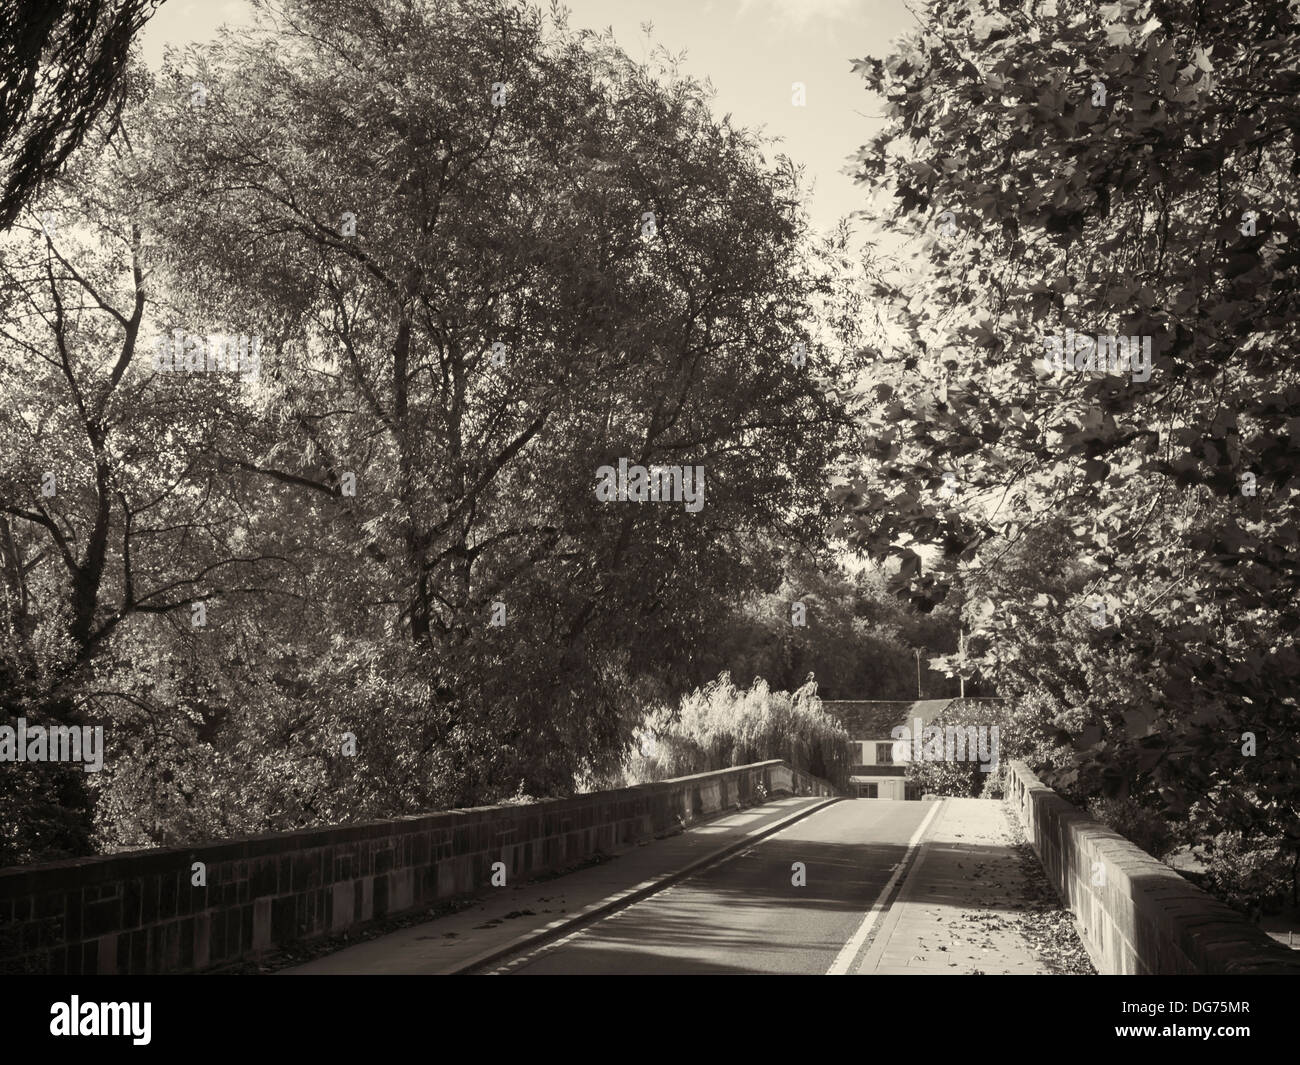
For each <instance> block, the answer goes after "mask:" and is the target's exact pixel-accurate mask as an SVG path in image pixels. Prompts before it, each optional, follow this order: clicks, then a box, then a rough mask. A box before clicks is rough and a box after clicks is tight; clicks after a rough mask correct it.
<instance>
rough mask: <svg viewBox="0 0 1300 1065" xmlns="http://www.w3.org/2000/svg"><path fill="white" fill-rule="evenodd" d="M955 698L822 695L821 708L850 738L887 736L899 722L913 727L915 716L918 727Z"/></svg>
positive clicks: (932, 718)
mask: <svg viewBox="0 0 1300 1065" xmlns="http://www.w3.org/2000/svg"><path fill="white" fill-rule="evenodd" d="M956 701H957V700H956V699H952V698H949V699H917V700H914V701H908V700H906V699H823V700H821V704H822V709H823V710H825V711H826V712H827V713H828V714H830V715H831V716H832V717H835V718H837V719H838V720H839V721H840V723H841V724H842V725H843V726H844V727H845V728H846V729H848V733H849V738H850V739H854V740H888V739H890V738H891V737H890V735H889V733H890V731H891V730H892V729H895V728H897V727H898V726H900V725H906V726H907V727H908V728H909V729H910V728H914V727H915V725H914V723H915V721H916V719H917V718H920V719H921V727H922V728H924V727H925V726H926V725H928V724H930V722H931V721H933V720H934V719H935V718H936V717H938V716H939V712H940V711H941V710H943V708H944V707H945V706H947V705H948V704H949V703H953V702H956Z"/></svg>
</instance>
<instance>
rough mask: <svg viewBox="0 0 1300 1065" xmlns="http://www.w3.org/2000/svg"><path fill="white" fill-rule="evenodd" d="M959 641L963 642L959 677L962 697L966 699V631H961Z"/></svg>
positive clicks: (963, 629)
mask: <svg viewBox="0 0 1300 1065" xmlns="http://www.w3.org/2000/svg"><path fill="white" fill-rule="evenodd" d="M958 639H959V640H960V641H961V647H960V650H961V656H960V657H961V669H959V670H958V671H957V677H958V679H959V680H960V681H961V697H962V698H963V699H965V698H966V630H965V628H962V629H960V630H959V635H958Z"/></svg>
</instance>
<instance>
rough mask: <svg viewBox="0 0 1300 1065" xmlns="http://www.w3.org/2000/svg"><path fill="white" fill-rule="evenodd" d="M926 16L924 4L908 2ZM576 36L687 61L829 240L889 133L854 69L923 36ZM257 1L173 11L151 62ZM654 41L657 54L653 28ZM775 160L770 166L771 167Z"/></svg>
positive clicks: (895, 7)
mask: <svg viewBox="0 0 1300 1065" xmlns="http://www.w3.org/2000/svg"><path fill="white" fill-rule="evenodd" d="M908 2H909V3H911V5H912V7H913V8H915V9H917V10H920V7H921V4H920V0H908ZM565 6H566V7H568V8H569V11H570V17H569V24H570V25H571V26H572V27H574V28H584V27H586V28H590V29H593V30H601V29H604V28H605V27H607V26H609V27H612V28H613V30H614V36H615V37H616V39H617V40H618V42H619V44H620V45H621V46H622V47H623V50H624V51H626V52H627V53H628V54H629V55H630V56H631V57H632V58H633V59H643V58H646V57H648V55H649V53H650V50H651V48H652V47H653V44H654V43H658V44H661V45H663V46H664V47H665V48H667V49H668V50H669V51H670V52H672V53H673V54H678V53H681V52H683V51H684V52H685V53H686V54H685V58H684V59H683V61H682V69H683V71H684V72H685V73H687V74H691V75H694V76H696V77H698V78H701V79H702V78H705V77H708V78H710V79H711V80H712V82H713V86H714V88H715V89H716V90H717V98H716V102H715V107H716V109H717V112H718V113H719V114H725V113H728V112H729V113H730V114H731V115H732V118H733V121H735V122H736V123H737V124H739V125H743V126H749V127H752V128H762V129H764V130H765V131H766V133H767V134H768V135H769V136H772V137H777V138H780V139H781V141H782V143H781V145H780V147H779V148H778V149H777V150H780V151H784V152H785V153H786V154H787V155H789V156H790V158H791V159H793V160H794V161H795V162H796V163H797V164H801V165H803V166H804V167H805V168H806V177H807V179H808V182H809V184H810V185H811V187H812V192H811V195H810V198H809V201H808V210H809V215H810V217H811V219H812V222H813V224H814V225H816V226H818V227H819V228H823V229H828V228H830V227H832V226H834V225H835V223H836V222H837V221H838V220H839V219H840V218H841V217H843V216H844V215H846V214H848V213H850V212H852V211H855V210H859V209H861V208H862V207H864V206H865V193H864V190H862V189H861V188H858V187H855V185H854V183H853V180H852V178H850V177H848V176H847V175H845V174H843V173H841V171H842V170H843V168H844V167H845V165H846V164H847V161H848V157H849V156H851V155H852V154H853V153H854V152H855V151H856V150H857V149H858V147H860V146H861V145H862V144H865V143H866V142H867V141H868V140H869V139H870V138H871V136H872V135H873V134H874V133H875V132H876V131H877V130H878V129H879V128H880V126H881V120H880V118H879V117H878V105H879V101H878V100H877V99H875V98H874V97H872V96H870V95H869V94H868V93H867V91H866V89H865V87H864V83H863V81H862V78H861V76H860V75H857V74H853V73H851V71H850V68H851V65H852V61H853V60H854V59H859V58H862V57H864V56H869V55H871V56H878V57H882V58H883V57H884V56H885V55H887V54H888V53H889V50H890V49H889V45H890V42H891V41H892V40H894V38H896V37H898V36H899V35H900V34H903V33H906V32H908V31H910V30H911V29H913V28H915V27H916V25H917V23H916V19H915V18H914V17H913V15H912V14H911V13H910V12H909V11H908V9H907V8H906V7H905V6H904V0H648V2H645V0H643V2H637V0H565ZM250 12H251V8H250V5H249V4H248V2H247V0H166V2H165V3H164V4H163V6H162V7H161V8H160V9H159V10H158V13H157V14H156V15H154V17H153V19H151V20H150V22H149V24H148V25H147V26H146V27H145V30H144V33H143V36H142V39H141V40H142V46H143V50H144V55H145V59H146V61H147V62H148V63H149V64H150V65H151V66H154V65H156V64H158V63H159V62H161V60H162V55H163V49H164V48H165V47H166V46H167V45H169V44H172V45H183V44H186V43H189V42H190V41H207V40H211V39H212V38H213V37H214V36H215V35H216V31H217V27H218V26H220V25H221V24H222V23H224V22H230V23H233V24H236V25H238V24H242V23H246V22H248V21H251V16H250ZM645 22H650V23H651V24H652V25H653V27H654V29H653V34H652V37H651V40H650V42H649V43H648V42H647V39H646V37H645V35H644V34H643V33H642V30H641V25H642V24H643V23H645ZM794 82H802V83H803V85H804V87H805V99H806V105H805V106H802V107H800V106H796V105H794V104H793V103H792V88H791V87H792V84H793V83H794ZM769 158H770V156H769Z"/></svg>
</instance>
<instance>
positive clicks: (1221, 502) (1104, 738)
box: [837, 0, 1300, 847]
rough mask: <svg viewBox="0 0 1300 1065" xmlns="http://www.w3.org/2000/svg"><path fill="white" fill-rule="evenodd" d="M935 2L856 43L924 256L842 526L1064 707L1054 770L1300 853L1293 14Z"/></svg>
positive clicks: (879, 215) (911, 230) (1270, 3)
mask: <svg viewBox="0 0 1300 1065" xmlns="http://www.w3.org/2000/svg"><path fill="white" fill-rule="evenodd" d="M927 15H928V18H926V19H924V20H923V21H922V24H921V27H920V28H919V29H918V30H917V31H916V32H915V33H913V34H912V35H911V36H910V37H908V38H907V39H905V40H904V41H902V42H901V44H900V46H899V48H898V50H897V51H896V53H895V54H894V55H892V56H890V57H889V58H887V59H885V60H883V61H882V60H876V59H869V60H863V61H861V62H860V64H859V69H861V71H862V73H863V74H864V77H865V78H866V81H867V84H868V86H869V87H870V88H871V89H872V90H873V91H875V92H877V93H879V94H881V95H882V96H883V97H884V99H885V102H886V104H885V105H886V107H887V111H888V114H889V116H890V119H889V123H888V125H887V127H886V129H885V130H884V131H883V132H882V133H881V134H880V136H879V137H877V138H876V139H875V140H874V141H873V142H872V143H871V144H869V145H867V146H866V147H864V148H863V149H862V151H861V153H860V155H859V158H858V165H859V168H860V171H859V172H860V176H861V177H862V179H863V180H864V181H868V182H872V183H874V184H875V185H876V188H877V190H878V192H879V194H880V195H879V199H878V200H877V201H876V202H875V203H874V204H873V208H872V213H873V214H874V216H875V217H876V219H877V220H878V221H879V222H880V223H881V224H882V225H883V226H885V227H886V228H888V229H892V230H894V231H895V233H896V234H897V235H898V236H897V237H895V239H896V240H897V239H898V237H906V238H907V239H908V240H910V241H913V242H914V243H913V244H912V247H913V248H915V249H917V250H918V252H919V254H918V256H917V259H916V260H915V262H914V263H913V267H914V270H913V273H912V274H911V275H910V276H901V275H900V276H899V277H898V278H897V284H896V285H890V284H887V283H883V282H882V284H881V286H880V288H879V290H878V291H879V294H880V295H881V296H883V297H887V298H889V299H891V300H893V301H894V307H895V309H896V314H895V320H894V329H895V334H894V336H895V340H896V343H895V344H894V345H893V346H892V349H891V350H890V351H889V352H886V354H885V355H884V356H883V357H882V360H881V367H880V381H879V386H878V389H877V400H878V405H877V409H876V411H875V414H874V417H873V421H872V429H873V437H874V442H873V445H872V447H871V449H870V452H869V459H868V462H867V463H866V466H865V469H864V472H865V473H866V476H865V477H862V478H857V479H854V480H853V481H851V482H846V483H845V484H843V485H842V486H841V487H840V488H839V489H838V490H837V497H838V499H839V500H840V502H841V503H842V505H843V507H844V516H843V523H842V528H843V529H844V531H845V532H846V533H847V534H848V535H849V536H850V537H851V538H852V539H853V540H854V541H855V542H856V543H858V544H859V545H861V546H862V547H863V548H865V549H866V550H868V551H870V552H871V553H873V554H875V555H877V556H880V557H894V558H897V559H898V561H899V564H900V566H901V569H900V578H899V582H898V584H899V588H900V590H901V591H902V592H904V593H905V594H907V595H909V596H911V597H913V598H914V599H915V600H916V601H918V602H919V603H922V604H927V603H933V602H936V601H938V600H940V599H942V598H944V597H945V596H946V595H948V594H949V592H950V590H951V589H953V588H956V589H957V590H958V593H959V594H960V595H961V596H962V597H963V598H964V599H965V600H966V616H967V620H968V622H970V623H971V624H972V626H973V632H974V638H973V640H972V643H971V647H972V651H973V653H974V654H975V655H976V656H977V658H978V662H979V665H980V668H981V669H982V670H983V671H984V673H985V675H987V676H993V677H995V678H997V679H998V680H999V681H1000V682H1001V684H1002V685H1003V687H1004V690H1007V691H1009V692H1024V693H1030V694H1031V695H1032V697H1033V699H1034V700H1035V705H1036V706H1037V707H1038V708H1039V715H1040V723H1042V724H1048V725H1052V726H1053V727H1055V728H1057V729H1058V744H1059V747H1058V752H1057V755H1056V756H1055V757H1054V758H1053V759H1050V760H1049V761H1050V762H1051V763H1052V764H1051V765H1050V767H1049V768H1050V770H1051V779H1052V780H1053V782H1055V783H1057V784H1058V785H1060V786H1062V787H1065V788H1067V789H1073V788H1076V787H1077V788H1079V789H1080V790H1081V791H1082V792H1083V793H1085V794H1086V793H1094V794H1095V793H1098V792H1101V791H1104V792H1105V793H1107V794H1110V795H1124V794H1129V793H1131V794H1134V795H1139V796H1141V797H1142V799H1143V801H1145V802H1148V803H1150V804H1153V805H1154V806H1156V807H1157V808H1159V809H1162V810H1164V811H1166V812H1167V813H1169V814H1170V815H1172V816H1175V817H1183V816H1186V815H1187V812H1188V811H1189V810H1190V809H1192V808H1193V803H1196V806H1195V812H1196V816H1197V817H1198V818H1199V819H1201V820H1200V825H1199V827H1200V829H1201V831H1202V832H1205V831H1212V830H1214V829H1215V828H1217V827H1222V826H1224V825H1230V826H1234V827H1238V828H1244V829H1245V830H1247V831H1252V830H1258V831H1263V832H1267V833H1269V834H1275V833H1278V832H1285V833H1286V834H1287V838H1288V839H1289V840H1290V843H1289V844H1288V845H1290V846H1293V847H1294V846H1295V845H1296V844H1297V843H1298V842H1300V820H1298V818H1297V798H1298V796H1297V790H1296V785H1295V780H1294V774H1293V772H1292V770H1291V769H1290V768H1289V767H1292V766H1294V764H1295V762H1296V759H1297V756H1298V755H1300V747H1298V746H1297V742H1296V739H1295V727H1294V726H1295V721H1296V702H1295V687H1296V677H1297V675H1298V674H1300V658H1298V657H1297V654H1296V650H1295V646H1294V635H1295V631H1296V629H1297V626H1300V597H1298V596H1297V555H1296V546H1297V544H1296V537H1297V529H1298V528H1300V523H1298V521H1297V519H1298V518H1300V514H1298V513H1297V503H1298V500H1300V483H1298V482H1297V479H1296V478H1297V462H1298V460H1300V377H1298V376H1297V372H1296V368H1295V362H1294V358H1293V353H1294V350H1295V345H1296V341H1297V321H1298V320H1300V319H1298V318H1297V310H1298V308H1297V299H1298V294H1297V286H1296V280H1295V279H1296V276H1297V275H1296V266H1297V263H1298V261H1300V260H1298V259H1297V251H1296V233H1297V229H1296V223H1297V214H1296V210H1297V188H1298V187H1300V186H1298V185H1297V182H1296V175H1297V173H1300V158H1298V157H1297V151H1296V149H1297V136H1298V134H1297V130H1298V129H1300V103H1298V102H1297V101H1298V100H1300V97H1298V96H1297V92H1296V89H1297V86H1298V85H1300V70H1298V69H1297V43H1298V42H1300V35H1298V34H1300V28H1298V27H1297V23H1296V16H1295V13H1294V9H1293V7H1292V6H1289V5H1287V4H1286V3H1283V2H1281V0H1258V2H1248V3H1226V2H1223V3H1221V2H1207V3H1198V4H1184V3H1164V2H1159V0H1141V2H1139V0H1125V2H1121V3H1114V4H1107V5H1100V6H1098V5H1093V4H1083V3H1076V2H1073V0H1058V2H1044V3H1028V4H998V3H989V2H982V0H936V2H934V3H932V4H930V5H929V7H928V11H927ZM891 199H892V205H891V204H890V203H888V202H887V201H888V200H891ZM945 212H952V213H951V215H945ZM1067 328H1068V329H1073V330H1074V331H1075V332H1076V333H1079V334H1086V335H1089V336H1096V335H1099V334H1101V335H1106V334H1118V335H1122V336H1146V337H1150V338H1151V339H1152V347H1153V356H1154V359H1153V362H1154V366H1153V372H1152V374H1151V376H1150V379H1149V380H1147V381H1140V380H1136V379H1135V377H1134V376H1133V375H1115V374H1098V373H1089V372H1078V373H1057V374H1053V373H1050V372H1048V371H1047V369H1046V368H1045V367H1044V365H1043V355H1044V352H1045V350H1046V349H1045V342H1044V337H1045V336H1048V335H1055V336H1060V335H1061V334H1062V333H1063V331H1064V330H1065V329H1067ZM1138 376H1140V375H1138ZM945 475H947V476H945ZM1246 733H1250V734H1252V735H1253V736H1254V737H1255V744H1256V746H1255V753H1253V754H1251V753H1250V740H1249V739H1248V738H1247V739H1243V736H1244V734H1246ZM1243 752H1245V753H1243ZM1198 800H1199V801H1198Z"/></svg>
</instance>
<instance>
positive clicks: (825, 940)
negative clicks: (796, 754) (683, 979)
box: [495, 799, 935, 975]
mask: <svg viewBox="0 0 1300 1065" xmlns="http://www.w3.org/2000/svg"><path fill="white" fill-rule="evenodd" d="M934 806H935V804H933V803H930V802H887V801H873V800H867V799H862V800H848V801H845V802H839V803H835V804H834V805H831V806H828V807H826V808H825V809H823V810H819V811H818V812H817V813H815V814H813V815H811V816H810V817H806V818H804V819H803V820H801V821H798V822H796V823H795V824H793V825H791V826H790V827H789V828H787V829H785V830H783V831H781V832H779V833H777V834H776V835H774V836H770V837H768V838H767V839H765V840H762V841H761V842H759V843H756V844H755V845H754V846H753V847H751V848H749V849H748V850H746V851H743V852H741V853H740V854H739V855H737V856H735V857H733V858H730V859H727V860H725V861H723V862H721V863H720V864H718V865H715V866H713V867H712V868H709V869H706V870H704V871H703V872H701V873H699V874H697V875H696V876H694V877H691V878H690V879H688V880H684V881H682V882H681V883H679V884H677V885H675V886H673V887H670V888H668V889H666V890H664V891H661V892H659V893H658V894H656V895H653V896H651V897H650V898H648V899H646V900H644V901H642V902H639V903H637V904H635V905H633V906H630V907H628V908H627V909H625V910H622V911H620V912H618V913H616V914H614V915H612V916H610V917H607V918H605V919H604V920H601V921H598V922H597V923H595V924H593V925H590V926H588V927H587V928H584V929H582V930H580V931H578V932H576V933H574V934H572V935H570V936H567V937H565V938H564V939H561V940H559V941H558V942H556V943H553V944H550V945H548V946H545V947H542V948H540V949H538V950H536V951H533V952H532V953H529V954H525V955H523V956H521V957H520V958H517V959H514V960H513V961H511V962H509V963H506V964H503V965H501V966H499V967H498V968H497V969H496V970H495V971H497V972H499V973H509V974H512V975H515V974H517V975H542V974H564V973H571V974H593V973H608V974H627V973H658V974H669V973H672V974H676V973H817V974H820V973H825V972H827V971H829V970H831V969H832V967H833V966H835V965H836V963H837V961H839V962H840V963H841V964H843V963H844V962H846V961H847V960H851V959H850V958H849V957H848V954H856V953H860V949H861V947H862V946H864V945H865V943H866V942H867V940H866V939H865V938H864V936H863V924H864V919H865V918H866V917H867V915H868V913H869V912H870V911H871V910H872V907H873V906H874V905H875V903H876V902H877V899H878V897H879V896H880V894H881V890H882V889H883V888H884V887H885V885H886V884H887V883H889V882H890V881H891V878H892V879H894V880H897V878H895V877H894V876H893V874H894V871H895V868H896V867H897V865H898V863H899V862H901V861H902V859H903V856H904V855H905V854H906V853H907V851H908V844H909V841H911V840H912V838H913V837H914V836H915V835H916V833H917V830H918V829H919V828H920V826H921V824H922V822H923V821H925V820H926V818H927V817H928V815H929V814H930V813H931V811H932V810H933V809H934ZM796 862H800V863H803V866H804V869H805V877H806V884H805V885H804V886H797V885H796V884H795V883H794V882H793V880H794V879H795V878H796V872H795V871H794V869H793V867H794V864H795V863H796ZM846 944H853V945H854V946H853V947H851V948H850V950H849V951H848V952H847V953H846V950H845V948H846Z"/></svg>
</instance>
